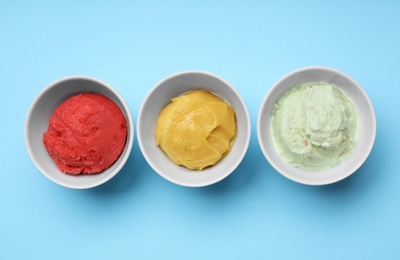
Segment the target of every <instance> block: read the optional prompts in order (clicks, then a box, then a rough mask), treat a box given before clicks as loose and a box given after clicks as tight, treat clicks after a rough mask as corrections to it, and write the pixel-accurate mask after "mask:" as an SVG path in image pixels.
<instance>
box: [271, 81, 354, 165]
mask: <svg viewBox="0 0 400 260" xmlns="http://www.w3.org/2000/svg"><path fill="white" fill-rule="evenodd" d="M271 131H272V135H273V139H274V144H275V146H276V148H277V150H278V152H279V153H280V154H281V155H282V157H283V158H284V159H286V160H287V161H288V162H289V163H291V164H292V165H294V166H296V167H300V168H305V169H315V170H317V169H324V168H330V167H333V166H335V165H337V164H339V163H340V162H342V161H343V160H344V159H345V158H346V157H347V155H348V154H349V153H350V152H351V151H352V150H353V148H354V145H355V142H356V139H357V135H358V119H357V113H356V110H355V108H354V106H353V103H352V102H351V100H350V99H349V98H348V97H347V96H346V95H345V93H344V92H342V91H341V90H340V89H339V88H338V87H337V86H335V85H332V84H328V83H324V82H308V83H303V84H299V85H296V86H294V87H293V88H292V89H290V90H289V91H287V92H286V93H285V94H284V95H283V96H282V97H281V99H280V100H279V101H278V102H277V103H276V105H275V107H274V112H273V117H272V127H271Z"/></svg>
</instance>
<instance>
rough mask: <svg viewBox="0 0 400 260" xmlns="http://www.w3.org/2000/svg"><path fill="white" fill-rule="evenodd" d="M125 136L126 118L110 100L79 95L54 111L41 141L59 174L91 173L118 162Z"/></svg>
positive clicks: (88, 94)
mask: <svg viewBox="0 0 400 260" xmlns="http://www.w3.org/2000/svg"><path fill="white" fill-rule="evenodd" d="M126 135H127V125H126V119H125V117H124V115H123V113H122V111H121V110H120V108H119V107H118V106H117V105H116V104H115V103H114V102H113V101H112V100H111V99H109V98H108V97H105V96H103V95H100V94H94V93H82V94H79V95H76V96H73V97H70V98H68V99H67V100H66V101H64V102H63V103H62V104H61V105H60V106H58V107H57V108H56V109H55V110H54V113H53V115H52V116H51V117H50V120H49V127H48V130H47V132H45V133H44V134H43V142H44V145H45V147H46V149H47V152H48V153H49V154H50V156H51V157H52V158H53V160H54V162H55V163H56V164H57V167H58V168H59V169H60V171H62V172H64V173H69V174H74V175H76V174H94V173H99V172H102V171H104V170H105V169H107V168H109V167H110V166H111V165H112V164H113V163H114V162H115V161H116V160H117V159H118V157H119V155H120V154H121V152H122V150H123V149H124V146H125V141H126Z"/></svg>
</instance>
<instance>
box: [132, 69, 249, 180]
mask: <svg viewBox="0 0 400 260" xmlns="http://www.w3.org/2000/svg"><path fill="white" fill-rule="evenodd" d="M189 74H201V75H205V76H209V77H213V78H215V79H217V80H219V81H221V82H222V83H224V84H225V85H226V86H227V87H229V89H230V90H231V91H232V92H233V93H234V94H235V96H236V97H237V98H238V100H239V101H240V104H241V106H243V112H244V114H245V122H246V131H247V134H246V138H245V141H244V147H243V149H242V151H241V152H240V154H239V155H238V158H237V160H236V161H235V162H234V163H233V164H232V165H231V167H230V168H229V170H227V171H226V172H225V173H224V174H221V175H219V177H218V178H215V179H212V180H208V181H204V182H201V183H188V182H185V181H182V180H177V179H175V178H171V177H170V176H169V175H168V174H165V173H164V172H163V171H162V169H160V168H159V167H158V166H157V165H155V164H154V163H153V159H151V157H150V155H149V154H148V152H147V150H146V149H145V145H144V143H143V136H142V129H141V128H142V127H141V125H142V124H141V123H142V120H143V118H144V107H145V105H146V104H147V103H148V101H149V99H150V98H151V97H152V96H153V95H154V93H155V92H156V91H157V89H159V87H160V86H162V85H163V84H164V83H165V82H167V81H169V80H171V79H173V78H176V77H179V76H183V75H189ZM182 94H183V93H182ZM217 95H218V94H217ZM221 98H222V99H224V98H223V97H221ZM228 103H229V102H228ZM136 127H137V130H136V133H137V139H138V143H139V147H140V150H141V152H142V155H143V157H144V158H145V160H146V161H147V163H148V164H149V166H150V167H151V168H152V169H153V170H154V171H155V172H156V173H157V174H158V175H160V176H161V177H163V178H164V179H166V180H167V181H169V182H171V183H174V184H177V185H180V186H184V187H191V188H199V187H206V186H209V185H212V184H215V183H218V182H220V181H222V180H223V179H225V178H227V177H228V176H229V175H231V174H232V173H233V172H234V171H235V169H236V168H237V167H238V166H239V164H240V163H241V162H242V160H243V158H244V156H245V155H246V153H247V150H248V148H249V144H250V137H251V121H250V114H249V111H248V108H247V106H246V103H245V101H244V99H243V97H242V96H241V95H240V93H239V91H238V90H237V89H236V88H235V87H234V86H233V85H232V84H231V83H229V82H228V81H227V80H225V79H223V78H222V77H220V76H218V75H216V74H214V73H211V72H208V71H204V70H183V71H178V72H175V73H172V74H170V75H168V76H166V77H164V78H162V79H161V80H159V81H158V82H157V83H156V84H154V86H153V87H152V88H151V89H150V91H149V92H148V93H147V94H146V96H145V98H144V99H143V101H142V104H141V106H140V109H139V113H138V117H137V123H136ZM177 167H183V166H177Z"/></svg>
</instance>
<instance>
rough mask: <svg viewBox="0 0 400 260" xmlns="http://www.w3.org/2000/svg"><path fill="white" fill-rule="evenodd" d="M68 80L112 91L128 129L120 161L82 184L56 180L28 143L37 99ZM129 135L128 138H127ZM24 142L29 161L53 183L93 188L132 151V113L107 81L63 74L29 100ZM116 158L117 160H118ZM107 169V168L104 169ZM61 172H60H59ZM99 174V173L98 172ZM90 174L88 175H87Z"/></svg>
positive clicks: (120, 166)
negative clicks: (103, 173)
mask: <svg viewBox="0 0 400 260" xmlns="http://www.w3.org/2000/svg"><path fill="white" fill-rule="evenodd" d="M70 80H86V81H92V82H95V83H97V84H98V85H100V86H102V87H104V88H106V89H107V90H109V91H110V92H112V93H113V95H115V97H116V98H117V99H118V101H119V102H120V103H121V105H122V108H120V109H121V110H123V112H124V113H125V114H126V116H125V118H126V121H127V127H128V131H127V140H126V142H125V147H124V149H123V150H122V152H124V151H126V152H125V154H124V156H123V157H121V156H120V157H119V158H118V159H120V158H121V161H120V162H119V164H118V166H117V167H116V168H115V169H113V171H112V172H111V173H110V174H108V175H107V176H105V177H104V178H101V179H99V180H97V181H95V182H91V183H88V184H86V185H84V184H79V185H77V184H74V185H72V184H69V183H66V182H63V181H60V180H58V179H57V178H54V177H53V176H52V175H51V174H48V173H47V172H46V171H45V169H43V168H42V167H41V165H40V164H39V163H38V162H37V161H36V156H34V151H33V148H32V147H31V144H30V137H29V126H30V122H31V120H32V114H33V111H34V109H35V107H36V106H37V104H38V103H39V101H41V99H42V98H43V96H44V95H45V94H46V93H47V92H48V91H49V90H51V89H53V88H55V87H57V86H58V85H59V84H60V83H64V82H68V81H70ZM128 136H129V138H128ZM24 142H25V146H26V149H27V151H28V154H29V157H30V158H31V161H32V162H33V164H34V165H35V166H36V168H37V169H38V170H39V171H40V172H41V173H42V174H43V175H44V176H45V177H47V178H48V179H49V180H51V181H53V182H54V183H57V184H59V185H61V186H63V187H66V188H71V189H89V188H94V187H97V186H99V185H101V184H104V183H106V182H107V181H109V180H110V179H112V178H113V177H114V176H115V175H117V173H119V172H120V170H121V169H122V167H123V166H124V165H125V163H126V162H127V160H128V158H129V156H130V153H131V151H132V147H133V143H134V122H133V119H132V115H131V112H130V109H129V106H128V104H127V103H126V101H125V100H124V98H123V97H122V96H121V95H120V94H119V93H118V91H117V90H116V89H114V88H113V87H112V86H111V85H109V84H108V83H106V82H105V81H103V80H100V79H98V78H95V77H92V76H87V75H70V76H64V77H61V78H58V79H56V80H55V81H53V82H51V83H49V84H48V85H46V86H45V87H44V88H43V89H42V90H41V91H40V92H39V93H38V94H37V95H36V96H35V97H34V99H33V101H32V102H31V104H30V106H29V108H28V112H27V114H26V117H25V122H24ZM118 159H117V160H118ZM106 170H107V169H106ZM60 173H61V172H60ZM99 174H101V173H99ZM88 176H90V175H88Z"/></svg>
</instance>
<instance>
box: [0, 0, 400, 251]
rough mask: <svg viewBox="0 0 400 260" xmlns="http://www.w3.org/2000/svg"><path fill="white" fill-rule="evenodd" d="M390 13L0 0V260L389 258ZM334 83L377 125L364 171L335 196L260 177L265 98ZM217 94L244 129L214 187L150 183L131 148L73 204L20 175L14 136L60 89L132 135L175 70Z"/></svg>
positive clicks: (19, 148) (393, 200)
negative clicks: (289, 79)
mask: <svg viewBox="0 0 400 260" xmlns="http://www.w3.org/2000/svg"><path fill="white" fill-rule="evenodd" d="M399 13H400V2H399V1H385V0H383V1H362V2H361V1H360V2H359V1H335V0H334V1H285V0H282V1H252V0H250V1H209V0H203V1H128V0H126V1H119V0H116V1H102V0H100V1H94V0H88V1H47V0H46V1H19V0H16V1H1V2H0V87H1V92H2V102H1V103H0V108H1V111H3V112H4V117H3V120H2V121H3V123H2V127H1V136H2V138H3V139H2V141H1V144H2V149H0V158H1V165H2V166H1V168H2V171H1V181H0V203H1V204H0V205H1V206H0V210H1V212H0V259H400V247H399V242H400V207H399V201H400V188H399V185H400V174H399V173H400V166H399V165H400V164H399V162H400V160H399V159H400V158H399V151H398V150H397V147H400V139H399V133H400V129H399V127H400V123H399V122H400V121H399V115H398V114H399V111H400V102H399V95H400V86H399V82H400V81H399V79H398V75H399V71H400V49H399V48H400V47H399V46H400V33H399V30H400V29H399V28H400V17H399ZM318 65H320V66H329V67H333V68H336V69H339V70H341V71H343V72H345V73H347V74H348V75H350V76H351V77H353V78H354V79H355V80H357V81H358V82H359V83H360V84H361V86H363V88H364V89H365V90H366V92H367V93H368V95H369V96H370V99H371V101H372V103H373V105H374V108H375V111H376V116H377V136H376V141H375V146H374V148H373V150H372V152H371V154H370V156H369V158H368V160H367V161H366V162H365V164H364V165H363V166H362V167H361V168H360V169H359V170H358V171H357V172H356V173H355V174H353V175H352V176H351V177H349V178H347V179H345V180H343V181H340V182H338V183H336V184H332V185H326V186H317V187H314V186H307V185H301V184H297V183H295V182H292V181H290V180H288V179H286V178H284V177H283V176H281V175H280V174H279V173H278V172H276V171H275V170H274V169H273V168H272V167H271V166H270V164H269V163H268V162H267V160H266V159H265V158H264V156H263V155H262V152H261V150H260V148H259V145H258V141H257V133H256V123H257V122H256V121H257V114H258V109H259V107H260V105H261V102H262V99H263V97H264V95H265V94H266V93H267V92H268V90H269V89H270V87H271V86H272V85H273V84H274V83H275V82H276V81H277V80H278V79H279V78H281V77H282V76H284V75H285V74H286V73H288V72H290V71H292V70H295V69H298V68H301V67H305V66H318ZM190 69H197V70H205V71H209V72H212V73H215V74H217V75H219V76H221V77H223V78H224V79H226V80H227V81H229V82H230V83H232V84H233V85H234V86H235V87H236V88H237V90H238V91H239V92H240V93H241V95H242V97H243V99H244V100H245V102H246V103H247V106H248V109H249V113H250V115H251V122H252V136H251V141H250V146H249V149H248V152H247V154H246V156H245V158H244V160H243V161H242V163H241V164H240V166H239V167H238V168H237V170H236V171H234V172H233V174H232V175H230V176H229V177H228V178H226V179H225V180H223V181H221V182H220V183H217V184H215V185H211V186H208V187H204V188H186V187H181V186H178V185H175V184H172V183H170V182H168V181H166V180H164V179H163V178H161V177H160V176H159V175H157V174H156V173H155V172H154V171H153V170H152V169H151V167H150V166H149V165H148V164H147V162H146V161H145V159H144V157H143V156H142V154H141V152H140V149H139V145H138V143H137V139H136V137H135V144H134V147H133V150H132V153H131V156H130V158H129V160H128V161H127V163H126V165H125V166H124V168H123V169H122V171H121V172H120V173H119V174H118V175H117V176H116V177H114V178H113V179H112V180H110V181H109V182H108V183H106V184H104V185H101V186H99V187H97V188H93V189H88V190H73V189H68V188H64V187H62V186H59V185H57V184H55V183H53V182H51V181H50V180H48V179H47V178H46V177H44V176H43V175H42V174H41V173H40V172H39V171H38V170H37V168H36V167H35V166H34V164H33V163H32V161H31V160H30V157H29V155H28V153H27V150H26V147H25V144H24V135H23V131H24V121H25V117H26V114H27V111H28V109H29V106H30V105H31V103H32V101H33V99H34V98H35V96H36V95H37V94H38V93H39V92H40V91H41V90H42V89H43V88H44V87H45V86H46V85H48V84H49V83H51V82H53V81H54V80H56V79H59V78H61V77H64V76H69V75H77V74H79V75H88V76H93V77H96V78H99V79H101V80H103V81H105V82H107V83H109V84H110V85H112V86H113V87H114V88H115V89H116V90H117V91H118V92H119V93H120V94H121V95H122V96H123V97H124V98H125V100H126V101H127V103H128V105H129V107H130V109H131V113H132V116H133V118H134V122H135V123H136V117H137V114H138V111H139V108H140V105H141V103H142V101H143V98H144V97H145V96H146V94H147V93H148V91H149V90H150V89H151V88H152V87H153V86H154V84H156V83H157V82H158V81H159V80H161V79H162V78H164V77H166V76H168V75H170V74H172V73H174V72H178V71H182V70H190Z"/></svg>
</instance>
